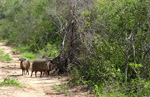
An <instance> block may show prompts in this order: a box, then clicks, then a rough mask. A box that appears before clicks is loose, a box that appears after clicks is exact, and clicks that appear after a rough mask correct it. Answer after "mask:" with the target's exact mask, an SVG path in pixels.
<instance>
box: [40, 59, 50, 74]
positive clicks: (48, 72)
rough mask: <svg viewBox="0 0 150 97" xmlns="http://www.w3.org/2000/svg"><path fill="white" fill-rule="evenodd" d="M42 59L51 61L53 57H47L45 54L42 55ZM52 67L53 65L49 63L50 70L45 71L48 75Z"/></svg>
mask: <svg viewBox="0 0 150 97" xmlns="http://www.w3.org/2000/svg"><path fill="white" fill-rule="evenodd" d="M42 59H46V60H49V61H52V59H53V58H52V57H47V56H42ZM52 67H53V66H52V64H51V66H50V70H48V71H47V74H48V75H50V71H51V70H52ZM41 75H42V71H41ZM43 75H44V74H43Z"/></svg>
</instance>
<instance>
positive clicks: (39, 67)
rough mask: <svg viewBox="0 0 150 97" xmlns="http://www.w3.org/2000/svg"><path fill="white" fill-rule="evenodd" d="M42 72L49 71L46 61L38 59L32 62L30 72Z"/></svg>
mask: <svg viewBox="0 0 150 97" xmlns="http://www.w3.org/2000/svg"><path fill="white" fill-rule="evenodd" d="M44 70H49V64H47V60H45V59H38V60H35V61H33V63H32V71H44Z"/></svg>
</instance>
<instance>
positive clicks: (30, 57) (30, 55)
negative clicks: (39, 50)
mask: <svg viewBox="0 0 150 97" xmlns="http://www.w3.org/2000/svg"><path fill="white" fill-rule="evenodd" d="M21 56H22V57H25V58H28V59H30V60H34V59H35V58H36V55H35V54H33V53H27V52H26V53H23V54H22V55H21Z"/></svg>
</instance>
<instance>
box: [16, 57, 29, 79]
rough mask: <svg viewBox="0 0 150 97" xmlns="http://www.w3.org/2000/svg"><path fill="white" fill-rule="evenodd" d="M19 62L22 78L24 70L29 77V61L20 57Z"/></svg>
mask: <svg viewBox="0 0 150 97" xmlns="http://www.w3.org/2000/svg"><path fill="white" fill-rule="evenodd" d="M19 61H21V62H20V68H21V69H22V76H23V74H25V70H26V74H27V73H28V75H29V68H30V62H29V60H28V59H26V58H24V57H22V58H19Z"/></svg>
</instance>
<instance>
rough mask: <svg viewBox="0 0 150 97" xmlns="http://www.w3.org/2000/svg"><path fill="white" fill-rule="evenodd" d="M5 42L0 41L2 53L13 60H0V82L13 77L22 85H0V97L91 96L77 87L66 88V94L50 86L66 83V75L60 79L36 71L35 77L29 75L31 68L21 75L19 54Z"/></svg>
mask: <svg viewBox="0 0 150 97" xmlns="http://www.w3.org/2000/svg"><path fill="white" fill-rule="evenodd" d="M5 44H6V43H5V42H0V50H2V51H4V54H9V56H10V57H11V58H12V59H13V61H7V62H3V61H0V82H3V81H4V79H5V78H15V79H17V80H18V81H19V82H20V83H21V84H23V85H24V87H23V88H19V87H14V86H2V87H0V97H66V96H67V97H87V96H88V97H91V96H90V95H88V92H83V91H80V88H78V87H76V88H73V89H68V90H67V94H66V93H63V92H56V90H54V89H53V87H52V86H53V85H61V84H64V83H67V82H68V77H66V76H62V77H61V78H60V79H58V77H57V76H50V77H46V76H43V77H41V78H40V77H39V74H40V73H39V72H38V77H37V78H36V77H35V76H34V75H33V76H32V77H31V75H30V74H31V69H30V71H29V73H30V74H29V75H24V76H22V71H21V69H20V62H19V60H18V59H19V57H20V56H19V55H16V54H13V53H12V50H13V48H12V47H9V46H6V45H5Z"/></svg>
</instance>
